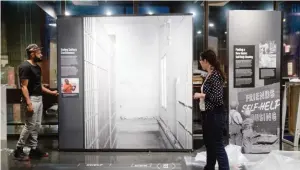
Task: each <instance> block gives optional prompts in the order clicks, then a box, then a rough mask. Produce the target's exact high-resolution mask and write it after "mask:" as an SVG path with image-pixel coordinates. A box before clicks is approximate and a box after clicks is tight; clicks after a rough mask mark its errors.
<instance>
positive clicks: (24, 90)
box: [21, 79, 31, 105]
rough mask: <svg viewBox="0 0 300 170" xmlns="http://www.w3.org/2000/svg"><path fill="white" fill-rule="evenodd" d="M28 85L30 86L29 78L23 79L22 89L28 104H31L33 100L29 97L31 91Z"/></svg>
mask: <svg viewBox="0 0 300 170" xmlns="http://www.w3.org/2000/svg"><path fill="white" fill-rule="evenodd" d="M27 86H28V79H23V80H21V90H22V93H23V96H24V98H25V101H26V104H27V105H30V104H31V100H30V97H29V91H28V88H27Z"/></svg>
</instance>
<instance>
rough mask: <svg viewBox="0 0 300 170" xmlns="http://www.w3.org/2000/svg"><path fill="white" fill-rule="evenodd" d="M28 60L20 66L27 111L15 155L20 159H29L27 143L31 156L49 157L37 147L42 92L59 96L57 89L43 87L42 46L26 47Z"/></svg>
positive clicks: (23, 96) (23, 103)
mask: <svg viewBox="0 0 300 170" xmlns="http://www.w3.org/2000/svg"><path fill="white" fill-rule="evenodd" d="M26 53H27V57H28V60H27V61H25V62H23V63H22V64H21V65H20V66H19V79H20V83H21V90H22V99H21V101H22V102H21V103H22V109H24V113H25V126H24V127H23V130H22V132H21V134H20V138H19V140H18V143H17V149H16V150H15V151H14V156H15V158H16V159H18V160H28V157H27V156H26V155H25V153H24V152H23V147H24V146H25V144H26V143H27V144H28V146H29V147H30V148H31V149H30V153H29V157H30V158H42V157H47V156H48V153H46V152H43V151H42V150H40V149H39V148H38V147H37V143H38V141H37V139H38V132H39V128H40V126H41V121H42V114H43V101H42V92H44V93H48V94H51V95H55V96H57V95H58V93H57V91H51V90H49V89H47V88H45V87H43V85H42V82H41V68H40V66H39V65H37V63H38V62H41V61H42V53H41V48H40V47H38V46H37V45H36V44H30V45H29V46H28V47H27V48H26Z"/></svg>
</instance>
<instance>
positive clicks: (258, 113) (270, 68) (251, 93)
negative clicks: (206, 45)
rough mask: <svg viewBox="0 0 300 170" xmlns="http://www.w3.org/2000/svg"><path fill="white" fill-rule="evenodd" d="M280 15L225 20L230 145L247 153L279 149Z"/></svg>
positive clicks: (233, 14)
mask: <svg viewBox="0 0 300 170" xmlns="http://www.w3.org/2000/svg"><path fill="white" fill-rule="evenodd" d="M281 15H282V14H281V12H279V11H230V12H229V15H228V22H227V23H228V33H229V34H228V42H229V44H228V57H229V106H230V113H229V134H230V143H231V144H235V145H240V146H242V150H243V152H244V153H247V154H251V153H268V152H270V151H272V150H278V149H279V148H280V116H281V114H280V103H281V101H280V96H281V95H280V69H281V63H280V61H281V48H282V47H281V44H282V43H281V41H282V34H281V29H282V26H281V22H282V16H281Z"/></svg>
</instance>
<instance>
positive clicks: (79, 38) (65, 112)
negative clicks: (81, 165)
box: [57, 18, 85, 150]
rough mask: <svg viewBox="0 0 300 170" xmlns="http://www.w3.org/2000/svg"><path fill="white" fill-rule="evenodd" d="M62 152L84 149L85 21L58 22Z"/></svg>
mask: <svg viewBox="0 0 300 170" xmlns="http://www.w3.org/2000/svg"><path fill="white" fill-rule="evenodd" d="M57 45H58V46H57V54H58V67H57V69H58V84H60V85H61V88H60V89H59V92H60V95H59V107H58V109H59V113H61V114H59V148H60V149H61V150H64V149H83V148H84V142H85V141H84V139H85V138H84V134H85V132H84V129H85V128H84V114H83V112H84V103H83V101H84V83H83V82H84V78H83V77H84V75H83V74H84V72H83V67H84V66H83V51H84V49H83V19H82V18H58V19H57Z"/></svg>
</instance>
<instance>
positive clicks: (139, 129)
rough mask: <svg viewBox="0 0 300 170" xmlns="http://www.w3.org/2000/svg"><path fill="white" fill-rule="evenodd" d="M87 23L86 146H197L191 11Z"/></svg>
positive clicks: (85, 63) (161, 147)
mask: <svg viewBox="0 0 300 170" xmlns="http://www.w3.org/2000/svg"><path fill="white" fill-rule="evenodd" d="M83 22H84V70H85V76H84V83H85V85H84V90H85V92H84V94H85V98H84V99H85V104H84V105H85V111H84V116H85V118H84V120H85V123H84V124H85V149H192V98H191V97H189V96H192V95H193V94H192V59H193V58H192V56H193V51H192V50H193V49H192V47H193V46H192V43H193V40H192V34H193V32H192V30H193V28H192V15H176V16H135V17H84V18H83ZM178 68H180V69H178Z"/></svg>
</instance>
